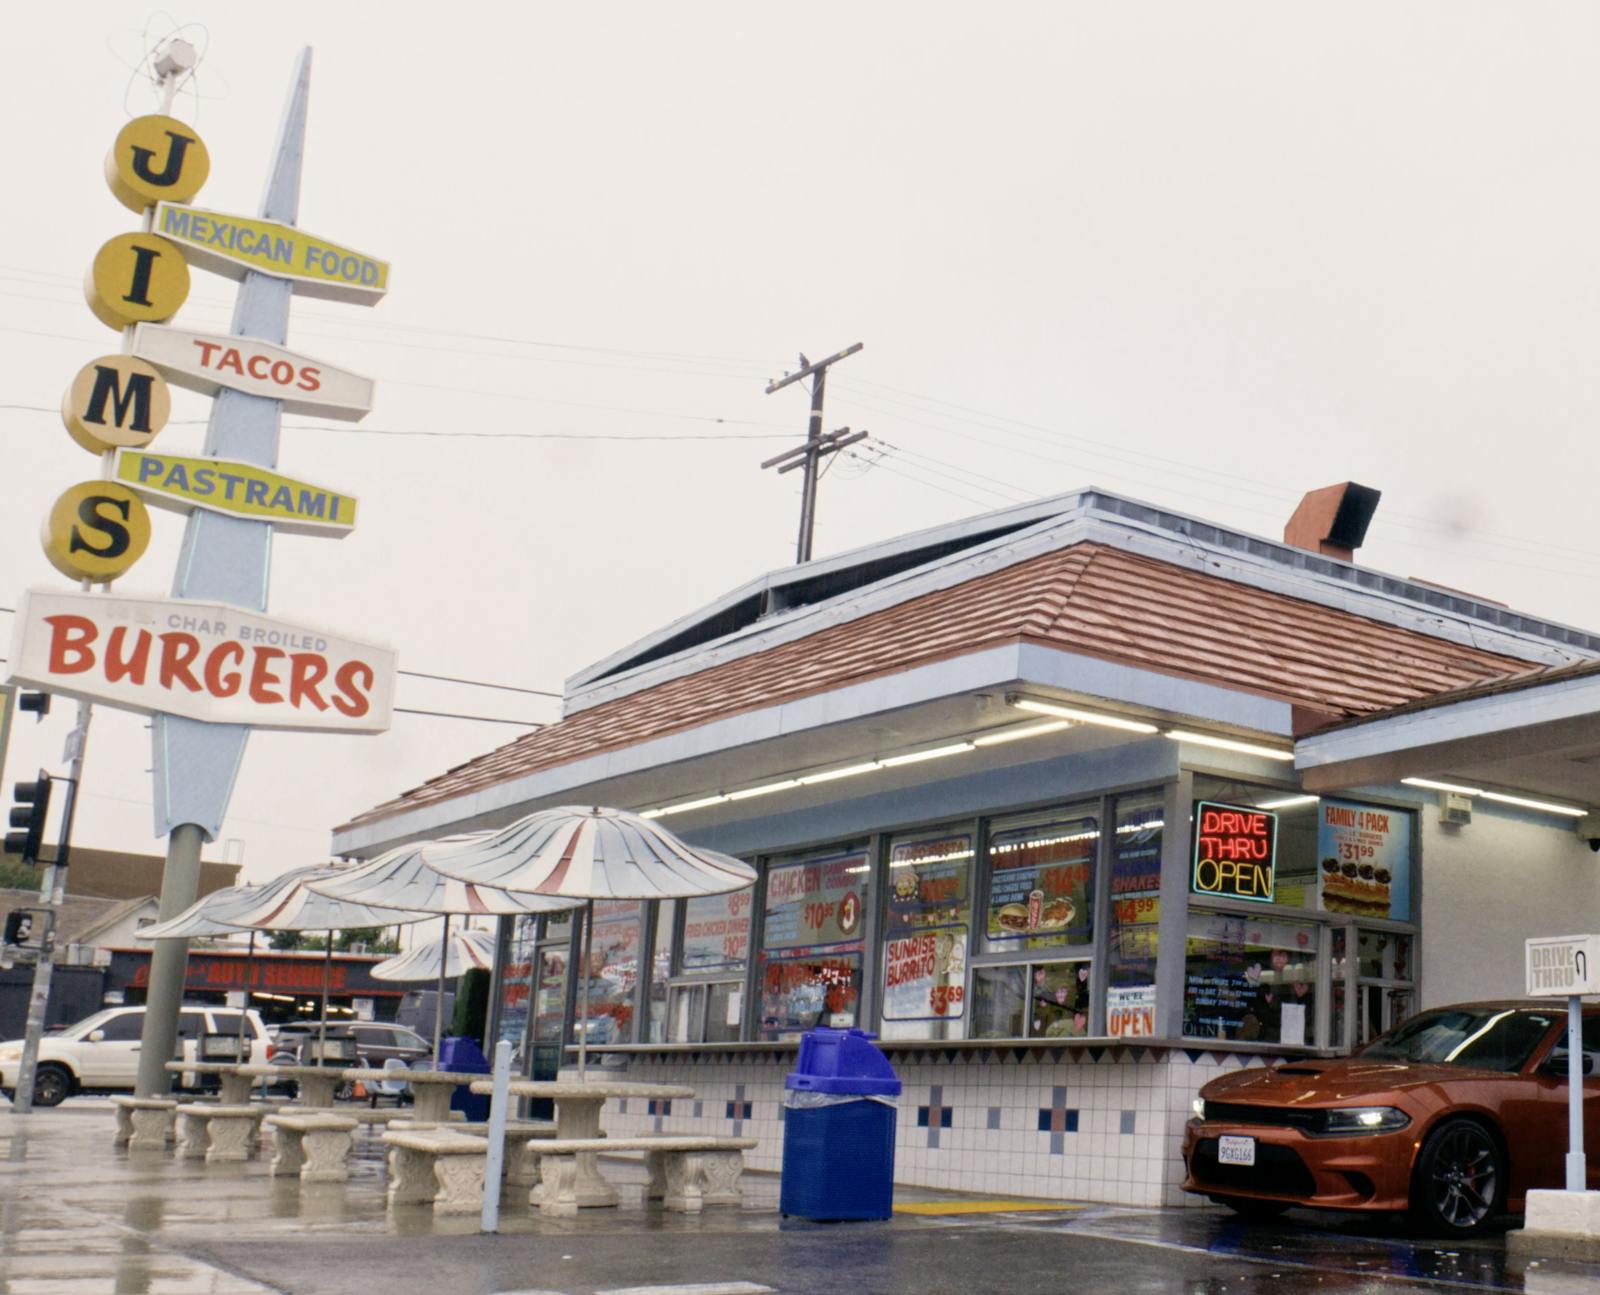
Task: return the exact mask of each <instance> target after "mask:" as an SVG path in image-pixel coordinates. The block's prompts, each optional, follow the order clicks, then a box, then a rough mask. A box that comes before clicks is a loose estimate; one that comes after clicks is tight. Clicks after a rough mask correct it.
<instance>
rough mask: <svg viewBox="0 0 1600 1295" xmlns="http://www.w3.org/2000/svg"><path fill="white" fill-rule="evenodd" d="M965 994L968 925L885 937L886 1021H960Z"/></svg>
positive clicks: (884, 991) (884, 1016)
mask: <svg viewBox="0 0 1600 1295" xmlns="http://www.w3.org/2000/svg"><path fill="white" fill-rule="evenodd" d="M966 996H967V928H966V927H964V926H949V927H945V928H944V929H943V930H938V931H908V932H905V933H903V934H900V935H896V936H891V937H890V938H889V939H887V940H885V941H884V944H883V1019H884V1020H886V1021H955V1020H960V1019H961V1018H962V1017H963V1016H965V1015H966Z"/></svg>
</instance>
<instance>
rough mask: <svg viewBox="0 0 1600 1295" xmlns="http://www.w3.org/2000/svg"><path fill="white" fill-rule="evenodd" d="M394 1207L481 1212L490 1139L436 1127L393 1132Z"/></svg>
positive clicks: (391, 1199) (388, 1138) (390, 1138)
mask: <svg viewBox="0 0 1600 1295" xmlns="http://www.w3.org/2000/svg"><path fill="white" fill-rule="evenodd" d="M383 1140H384V1141H385V1142H386V1143H388V1145H389V1205H390V1206H391V1208H392V1207H393V1206H396V1205H422V1204H426V1203H427V1202H430V1201H431V1202H432V1203H433V1209H434V1212H435V1213H436V1214H476V1213H478V1211H480V1210H481V1209H482V1208H483V1176H484V1170H485V1167H486V1165H487V1164H488V1159H489V1143H488V1142H487V1141H486V1140H485V1139H483V1138H474V1137H469V1136H468V1135H467V1134H464V1133H457V1132H456V1131H455V1130H454V1129H453V1128H448V1129H447V1128H440V1127H438V1126H436V1125H435V1126H432V1127H427V1128H403V1129H396V1128H390V1130H389V1131H388V1132H387V1133H385V1134H384V1135H383Z"/></svg>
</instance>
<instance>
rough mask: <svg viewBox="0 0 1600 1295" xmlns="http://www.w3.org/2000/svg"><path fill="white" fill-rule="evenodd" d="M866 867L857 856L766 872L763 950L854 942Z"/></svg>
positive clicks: (862, 910) (861, 855) (857, 936)
mask: <svg viewBox="0 0 1600 1295" xmlns="http://www.w3.org/2000/svg"><path fill="white" fill-rule="evenodd" d="M870 867H871V865H870V864H869V862H868V859H867V855H866V852H865V851H861V852H859V853H856V854H841V855H836V856H834V857H832V858H828V859H810V860H807V861H806V862H804V863H791V864H783V865H780V866H777V867H773V868H770V869H768V871H767V902H766V922H765V924H764V926H763V931H762V940H763V947H764V948H766V949H821V948H827V947H829V946H830V945H836V944H853V943H855V942H856V941H858V940H860V939H861V932H862V919H863V917H864V916H865V912H866V905H865V904H864V903H863V902H862V900H863V897H864V893H865V890H866V884H867V879H868V877H869V876H870V875H871V871H870ZM825 1023H826V1022H824V1024H825Z"/></svg>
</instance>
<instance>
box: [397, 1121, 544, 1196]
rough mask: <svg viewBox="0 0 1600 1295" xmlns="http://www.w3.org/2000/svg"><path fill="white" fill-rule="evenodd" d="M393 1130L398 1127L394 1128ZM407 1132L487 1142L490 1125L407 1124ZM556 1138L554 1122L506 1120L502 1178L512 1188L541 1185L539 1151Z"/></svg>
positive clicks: (411, 1122)
mask: <svg viewBox="0 0 1600 1295" xmlns="http://www.w3.org/2000/svg"><path fill="white" fill-rule="evenodd" d="M450 1113H451V1114H452V1115H458V1114H460V1112H459V1111H452V1112H450ZM389 1127H390V1128H397V1127H399V1125H398V1124H391V1125H390V1126H389ZM404 1127H406V1128H411V1129H426V1128H435V1129H442V1128H449V1129H450V1130H451V1131H453V1132H456V1133H469V1134H471V1135H473V1136H474V1137H479V1138H486V1137H488V1136H489V1125H488V1123H487V1122H482V1123H476V1124H466V1123H452V1124H448V1125H445V1124H427V1123H424V1122H421V1121H413V1120H408V1121H406V1122H405V1126H404ZM555 1135H556V1126H555V1122H554V1121H552V1120H507V1121H506V1151H505V1162H504V1164H502V1166H501V1177H502V1178H504V1180H505V1181H506V1182H507V1183H509V1184H511V1186H513V1187H534V1186H536V1185H537V1184H538V1182H539V1147H538V1145H535V1144H542V1143H543V1141H544V1140H545V1139H547V1138H553V1137H555Z"/></svg>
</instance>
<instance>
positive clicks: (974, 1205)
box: [894, 1201, 1083, 1215]
mask: <svg viewBox="0 0 1600 1295" xmlns="http://www.w3.org/2000/svg"><path fill="white" fill-rule="evenodd" d="M1082 1208H1083V1206H1081V1205H1056V1204H1052V1203H1050V1202H1046V1201H911V1202H909V1203H907V1204H905V1205H896V1206H895V1207H894V1212H895V1213H896V1214H933V1215H939V1214H1024V1213H1046V1212H1052V1211H1066V1210H1081V1209H1082Z"/></svg>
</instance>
